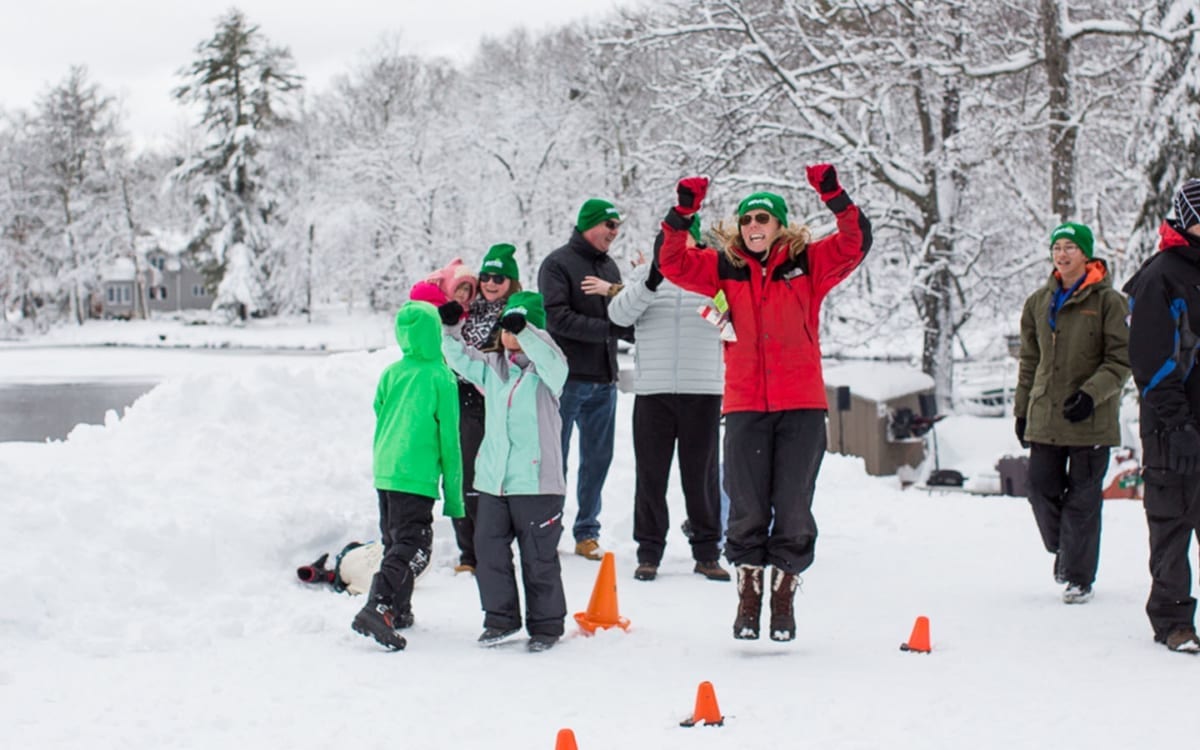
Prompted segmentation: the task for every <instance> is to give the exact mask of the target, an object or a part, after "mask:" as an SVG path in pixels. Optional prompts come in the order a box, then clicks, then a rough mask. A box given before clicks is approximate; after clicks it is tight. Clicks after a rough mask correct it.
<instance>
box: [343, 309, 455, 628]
mask: <svg viewBox="0 0 1200 750" xmlns="http://www.w3.org/2000/svg"><path fill="white" fill-rule="evenodd" d="M396 340H397V341H398V342H399V343H400V350H401V351H402V352H403V353H404V358H403V359H401V360H400V361H398V362H394V363H392V364H391V365H389V366H388V368H387V369H386V370H384V371H383V375H381V376H380V378H379V386H378V387H377V388H376V390H375V457H374V472H375V487H376V489H377V491H378V493H379V532H380V535H381V536H380V538H381V541H382V542H383V561H382V562H381V563H380V566H379V572H378V573H376V574H375V577H374V579H372V581H371V592H370V594H369V595H368V597H367V603H366V605H365V606H364V607H363V608H362V610H361V611H360V612H359V613H358V614H357V615H355V616H354V624H353V626H352V627H353V628H354V630H355V631H357V632H359V633H361V634H363V635H366V636H370V637H372V638H374V639H375V640H376V641H378V642H379V643H380V644H381V645H383V646H385V647H386V648H389V649H392V650H399V649H402V648H404V646H405V645H406V641H405V640H404V636H402V635H400V633H399V631H400V630H401V629H402V628H406V627H408V626H410V625H412V623H413V615H412V592H413V581H414V580H416V577H417V576H418V575H420V573H421V571H423V570H424V569H425V567H426V566H427V565H429V554H430V550H431V548H432V545H433V504H434V502H435V501H436V499H437V497H438V483H439V480H442V481H443V482H444V484H443V497H445V503H444V505H443V508H442V512H443V513H444V514H445V515H447V516H450V517H451V518H461V517H462V515H463V506H462V452H461V451H460V449H459V445H458V384H457V381H456V380H455V378H454V373H452V372H451V371H450V368H449V367H447V366H446V362H445V359H444V358H443V356H442V345H441V321H440V320H439V318H438V313H437V309H436V308H435V307H434V306H433V305H431V304H429V303H428V302H409V303H408V304H406V305H404V307H401V308H400V311H399V312H398V313H396Z"/></svg>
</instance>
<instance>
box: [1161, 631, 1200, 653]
mask: <svg viewBox="0 0 1200 750" xmlns="http://www.w3.org/2000/svg"><path fill="white" fill-rule="evenodd" d="M1167 648H1169V649H1171V650H1172V651H1179V652H1182V653H1186V654H1194V653H1197V652H1200V639H1198V638H1197V637H1196V631H1195V630H1194V629H1192V628H1176V629H1175V630H1172V631H1171V634H1170V635H1168V636H1167Z"/></svg>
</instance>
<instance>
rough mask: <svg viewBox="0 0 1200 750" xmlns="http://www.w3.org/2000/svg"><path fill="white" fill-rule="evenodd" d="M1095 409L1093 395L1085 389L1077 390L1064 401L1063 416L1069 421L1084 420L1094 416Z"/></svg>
mask: <svg viewBox="0 0 1200 750" xmlns="http://www.w3.org/2000/svg"><path fill="white" fill-rule="evenodd" d="M1095 410H1096V404H1095V402H1093V401H1092V397H1091V396H1089V395H1087V394H1086V393H1084V392H1083V391H1075V392H1074V393H1072V394H1071V395H1070V396H1067V400H1066V401H1064V402H1063V416H1064V417H1066V419H1067V421H1068V422H1082V421H1083V420H1085V419H1087V418H1088V417H1090V416H1092V412H1094V411H1095Z"/></svg>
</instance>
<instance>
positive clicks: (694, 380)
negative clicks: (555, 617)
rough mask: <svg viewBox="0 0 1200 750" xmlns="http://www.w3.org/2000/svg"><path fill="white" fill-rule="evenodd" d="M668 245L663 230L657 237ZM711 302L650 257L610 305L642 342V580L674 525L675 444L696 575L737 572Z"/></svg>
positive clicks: (637, 507)
mask: <svg viewBox="0 0 1200 750" xmlns="http://www.w3.org/2000/svg"><path fill="white" fill-rule="evenodd" d="M693 227H695V231H694V233H693V239H694V240H696V241H697V242H698V241H699V238H698V237H697V236H696V235H699V228H700V222H699V221H696V222H693ZM661 242H662V234H661V233H660V234H659V236H658V239H657V240H656V243H661ZM693 244H695V243H693ZM597 291H599V290H597ZM711 303H712V300H710V299H708V298H705V297H702V296H700V295H698V294H695V293H693V292H688V291H684V290H683V289H680V288H679V287H678V286H676V285H674V284H672V283H671V282H669V281H667V280H665V279H664V278H663V275H662V274H661V273H660V272H659V270H658V267H657V265H656V264H655V263H653V262H651V263H643V264H641V265H639V266H637V267H636V268H635V269H634V270H633V271H632V272H631V274H630V276H629V279H628V283H627V284H626V285H625V287H624V288H622V289H621V290H620V291H619V292H618V293H617V294H616V295H615V296H614V297H613V298H612V301H611V302H610V303H609V305H608V317H609V320H611V321H612V322H613V323H614V324H616V325H618V326H633V327H634V333H635V337H636V341H637V348H636V350H635V356H636V365H637V370H636V377H635V380H634V390H635V391H636V393H637V396H636V399H635V400H634V406H633V452H634V457H635V459H636V461H637V490H636V493H635V495H634V515H633V538H634V540H635V541H636V542H637V544H638V551H637V557H638V566H637V569H636V571H635V572H634V578H636V579H638V580H640V581H652V580H654V578H655V577H656V576H657V575H658V566H659V564H660V563H661V562H662V556H663V549H664V547H665V546H666V542H667V529H668V527H669V525H670V521H669V515H668V511H667V484H668V477H669V475H670V471H671V460H672V458H673V456H674V453H675V450H676V445H678V450H679V475H680V481H681V483H682V485H683V496H684V502H685V506H686V508H687V516H688V517H687V521H688V525H689V526H690V527H691V537H690V542H691V545H692V557H693V558H694V559H695V561H696V565H695V567H694V571H695V572H696V573H699V574H700V575H703V576H705V577H706V578H708V579H710V580H714V581H728V580H729V573H728V572H727V571H726V570H725V569H724V568H722V567H721V565H720V563H719V562H718V561H717V560H718V558H719V556H720V548H719V546H720V542H721V511H720V502H721V500H720V484H719V481H720V480H719V474H718V470H719V459H718V456H717V446H718V444H719V442H720V423H721V393H722V390H723V388H724V376H725V372H724V365H723V362H722V358H723V351H722V344H721V340H720V331H719V330H718V328H717V326H715V325H713V324H712V323H710V322H708V321H707V320H705V319H704V318H703V317H701V315H700V312H699V311H700V308H702V307H704V306H706V305H711Z"/></svg>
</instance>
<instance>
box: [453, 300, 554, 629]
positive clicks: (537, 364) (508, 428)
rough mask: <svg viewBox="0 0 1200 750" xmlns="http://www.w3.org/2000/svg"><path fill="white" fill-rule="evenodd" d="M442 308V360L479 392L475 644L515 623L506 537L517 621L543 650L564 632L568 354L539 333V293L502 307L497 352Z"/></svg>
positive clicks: (542, 331) (543, 322)
mask: <svg viewBox="0 0 1200 750" xmlns="http://www.w3.org/2000/svg"><path fill="white" fill-rule="evenodd" d="M455 304H456V303H453V302H450V303H447V304H446V305H443V308H447V309H445V310H443V309H439V312H441V313H442V322H443V324H445V328H444V336H443V339H442V343H443V351H444V352H445V354H446V360H447V361H448V362H449V363H450V366H451V367H452V368H454V370H455V371H456V372H458V373H459V374H460V375H461V376H462V377H464V378H465V379H467V380H469V381H471V382H472V383H474V384H476V385H478V386H479V387H480V388H482V389H483V392H484V404H485V415H486V416H485V420H486V421H485V423H484V432H483V444H482V445H481V446H480V448H479V455H478V456H477V458H476V460H475V489H476V490H478V491H479V509H478V512H477V514H476V517H475V557H476V567H475V580H476V582H477V583H478V584H479V600H480V602H481V604H482V605H483V610H484V613H485V616H484V620H483V626H484V631H483V635H481V636H480V637H479V642H480V643H481V644H482V645H485V646H491V645H494V644H496V643H499V642H500V641H503V640H505V639H507V638H508V637H509V636H512V635H514V634H515V633H517V632H518V631H519V630H520V629H521V607H520V599H519V596H518V594H517V581H516V575H515V573H514V570H513V558H512V542H513V539H514V538H515V539H516V540H517V548H518V549H519V551H520V554H521V578H522V582H523V583H524V586H525V627H526V629H527V630H528V632H529V636H530V638H529V642H528V648H529V650H530V651H545V650H546V649H548V648H550V647H551V646H553V645H554V644H555V643H556V642H557V641H558V639H559V638H561V637H562V634H563V621H564V619H565V618H566V615H567V602H566V597H565V596H564V594H563V585H562V567H561V565H560V564H559V559H558V540H559V537H561V536H562V511H563V498H564V496H565V494H566V480H565V479H564V474H563V466H562V445H561V435H562V421H561V419H560V417H559V415H558V397H559V394H561V393H562V389H563V384H564V383H566V380H567V359H566V357H565V356H564V355H563V353H562V350H561V349H559V348H558V346H557V345H556V344H555V343H554V340H553V339H552V338H550V335H549V334H548V333H546V331H545V326H546V310H545V306H544V304H543V302H542V295H540V294H535V293H533V292H518V293H516V294H514V295H512V296H511V297H510V298H509V300H508V303H507V304H506V305H505V307H504V310H503V311H502V312H501V314H500V328H501V333H500V342H501V345H502V347H503V351H498V352H481V351H479V350H477V349H475V348H474V347H470V346H467V345H466V344H465V343H464V342H463V339H462V323H461V322H459V314H460V313H461V309H459V310H454V309H451V308H452V307H453V306H454V305H455Z"/></svg>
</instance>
